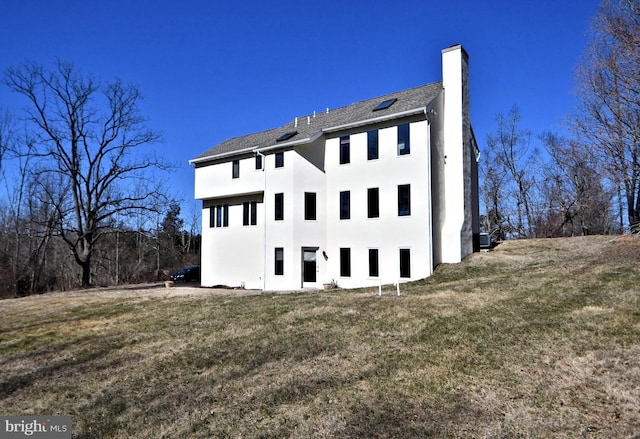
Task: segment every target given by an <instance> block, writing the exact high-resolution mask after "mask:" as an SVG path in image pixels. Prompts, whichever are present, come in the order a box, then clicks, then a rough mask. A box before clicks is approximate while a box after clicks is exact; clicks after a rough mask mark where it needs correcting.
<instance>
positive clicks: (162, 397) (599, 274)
mask: <svg viewBox="0 0 640 439" xmlns="http://www.w3.org/2000/svg"><path fill="white" fill-rule="evenodd" d="M165 291H166V290H163V289H159V290H158V294H149V292H146V293H145V294H139V292H138V290H131V291H130V293H129V294H122V295H116V296H114V295H109V294H102V293H101V292H100V291H86V292H74V293H56V294H49V295H43V296H36V297H28V298H23V299H11V300H4V301H0V315H1V316H2V317H1V319H0V414H3V415H19V414H20V415H21V414H37V415H43V414H48V415H51V414H60V415H69V416H71V417H72V420H73V433H74V437H77V438H116V437H117V438H133V437H135V438H145V437H148V438H158V437H167V438H197V437H204V438H211V437H212V438H216V437H220V438H226V437H230V438H235V437H251V438H253V437H261V438H281V437H295V438H308V437H327V438H351V437H358V438H360V437H361V438H376V437H379V438H390V437H397V438H422V437H461V438H466V437H489V438H493V437H501V438H511V437H514V438H515V437H518V438H522V437H525V438H526V437H554V438H555V437H566V438H582V437H587V438H592V437H593V438H600V437H606V438H609V437H639V436H638V434H639V433H638V432H639V431H640V238H636V237H629V236H621V237H587V238H571V239H557V240H530V241H514V242H507V243H504V244H502V245H500V246H498V247H497V248H496V249H495V250H494V251H492V252H488V253H479V254H474V255H472V256H471V257H469V258H467V259H466V260H465V261H464V262H463V263H462V264H457V265H445V266H441V267H439V268H438V270H436V273H435V275H434V276H432V277H430V278H429V279H427V280H424V281H419V282H415V283H411V284H405V285H402V296H401V297H395V296H394V294H395V288H394V287H393V286H388V287H387V288H386V289H385V294H384V295H383V297H378V296H377V289H362V290H329V291H320V292H309V293H299V294H288V295H281V294H262V295H253V296H242V297H228V296H227V297H225V296H213V295H209V294H197V295H167V294H165Z"/></svg>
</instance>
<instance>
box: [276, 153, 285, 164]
mask: <svg viewBox="0 0 640 439" xmlns="http://www.w3.org/2000/svg"><path fill="white" fill-rule="evenodd" d="M283 166H284V152H283V151H280V152H276V168H282V167H283Z"/></svg>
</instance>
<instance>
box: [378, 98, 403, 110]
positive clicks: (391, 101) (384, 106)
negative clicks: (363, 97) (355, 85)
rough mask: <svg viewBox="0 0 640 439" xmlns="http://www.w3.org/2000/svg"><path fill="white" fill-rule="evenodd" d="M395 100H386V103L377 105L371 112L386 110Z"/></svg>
mask: <svg viewBox="0 0 640 439" xmlns="http://www.w3.org/2000/svg"><path fill="white" fill-rule="evenodd" d="M397 100H398V99H396V98H393V99H387V100H386V101H382V102H380V103H379V104H378V106H377V107H376V108H374V109H373V111H380V110H386V109H387V108H389V107H390V106H392V105H393V104H395V103H396V101H397Z"/></svg>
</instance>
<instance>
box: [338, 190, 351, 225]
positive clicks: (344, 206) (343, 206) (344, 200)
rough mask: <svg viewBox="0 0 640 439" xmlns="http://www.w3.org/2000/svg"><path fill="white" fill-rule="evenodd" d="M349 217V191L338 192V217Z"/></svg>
mask: <svg viewBox="0 0 640 439" xmlns="http://www.w3.org/2000/svg"><path fill="white" fill-rule="evenodd" d="M349 218H351V192H349V191H344V192H340V219H349Z"/></svg>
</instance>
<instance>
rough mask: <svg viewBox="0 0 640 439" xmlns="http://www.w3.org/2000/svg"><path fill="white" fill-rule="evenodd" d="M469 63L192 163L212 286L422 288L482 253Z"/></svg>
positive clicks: (451, 58)
mask: <svg viewBox="0 0 640 439" xmlns="http://www.w3.org/2000/svg"><path fill="white" fill-rule="evenodd" d="M468 76H469V75H468V55H467V53H466V51H465V50H464V49H463V48H462V47H461V46H460V45H457V46H452V47H449V48H447V49H444V50H443V51H442V81H439V82H435V83H431V84H428V85H424V86H420V87H416V88H411V89H409V90H403V91H399V92H397V93H391V94H387V95H384V96H380V97H376V98H373V99H367V100H364V101H361V102H357V103H355V104H352V105H349V106H346V107H341V108H336V109H331V110H327V111H323V112H319V113H317V114H315V113H314V114H311V115H308V116H304V117H298V118H295V119H294V120H292V121H291V122H290V123H288V124H287V125H284V126H282V127H279V128H274V129H271V130H267V131H263V132H258V133H254V134H249V135H246V136H242V137H236V138H232V139H229V140H226V141H224V142H222V143H220V144H219V145H217V146H215V147H213V148H211V149H209V150H208V151H205V152H204V153H203V154H201V155H199V156H198V157H195V158H194V159H192V160H190V163H191V164H192V165H193V166H194V168H195V197H196V199H199V200H202V261H201V271H202V285H203V286H214V285H228V286H233V287H238V286H244V287H245V288H250V289H263V290H285V289H286V290H288V289H301V288H322V286H323V284H326V283H331V282H334V283H335V284H337V285H338V286H340V287H344V288H352V287H361V286H373V285H378V283H380V282H382V283H384V284H387V283H396V282H398V281H409V280H416V279H421V278H425V277H427V276H429V275H431V274H432V272H433V270H434V268H435V267H436V265H438V264H440V263H456V262H460V261H461V260H462V259H463V258H464V257H465V256H467V255H468V254H470V253H471V252H473V251H474V250H475V249H477V247H478V232H479V220H478V173H477V160H478V156H479V151H478V147H477V144H476V141H475V138H474V135H473V131H472V128H471V123H470V118H469V85H468Z"/></svg>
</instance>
